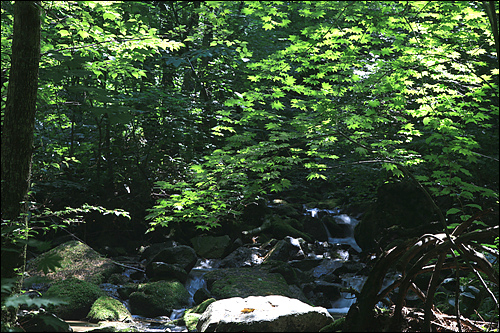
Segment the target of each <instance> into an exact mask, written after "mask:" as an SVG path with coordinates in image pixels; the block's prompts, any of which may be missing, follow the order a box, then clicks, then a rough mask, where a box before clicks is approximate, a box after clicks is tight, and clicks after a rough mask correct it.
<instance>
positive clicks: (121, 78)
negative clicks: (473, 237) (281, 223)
mask: <svg viewBox="0 0 500 333" xmlns="http://www.w3.org/2000/svg"><path fill="white" fill-rule="evenodd" d="M2 6H3V7H2V8H3V9H2V68H5V70H4V71H3V74H2V83H3V85H2V96H4V97H5V91H6V86H7V83H8V67H9V60H10V59H9V52H10V34H11V29H12V28H11V27H12V13H11V9H12V5H11V4H10V3H8V2H7V3H5V2H4V3H2ZM42 27H43V28H42V30H43V31H42V60H41V64H40V71H41V78H40V82H39V85H40V89H39V91H40V94H39V103H38V113H37V127H36V132H35V144H36V147H35V148H36V150H35V156H34V168H33V170H34V176H33V179H34V190H35V191H36V199H37V201H38V202H39V203H49V202H51V203H52V204H55V205H56V206H59V207H65V206H67V205H70V206H79V205H81V204H83V203H85V202H87V201H88V200H89V198H90V199H91V200H92V201H94V202H92V204H102V202H108V205H112V206H114V207H120V208H123V207H125V205H124V202H127V205H126V206H127V210H129V211H131V212H132V213H135V214H141V213H140V212H143V209H144V207H145V206H148V205H151V204H152V202H151V201H150V191H151V188H152V187H153V184H156V186H157V190H156V193H155V194H157V198H158V200H157V202H156V205H155V206H154V207H153V208H152V210H151V212H150V213H151V214H150V215H149V218H150V219H151V222H152V225H153V226H156V225H166V224H167V223H168V222H169V221H172V220H174V221H178V220H179V219H182V220H185V221H191V222H194V223H197V225H198V226H199V227H200V228H211V227H215V226H218V225H220V223H221V221H223V220H224V218H227V217H228V216H231V215H233V216H234V215H237V214H239V213H240V212H241V210H242V208H243V207H244V206H245V205H246V204H248V203H249V202H253V201H255V200H256V199H258V198H260V197H263V196H265V195H266V194H269V193H272V192H278V193H279V192H281V191H283V190H286V189H294V188H295V187H294V186H298V185H300V184H302V183H303V179H307V180H312V181H315V180H324V181H325V182H329V183H330V184H332V187H336V186H342V187H343V188H342V191H337V192H339V193H336V195H338V196H342V195H344V196H346V195H347V196H348V197H349V198H347V199H346V200H349V199H352V198H351V197H354V198H355V197H356V196H361V197H363V196H366V195H367V194H368V193H369V189H370V188H372V189H373V188H374V187H376V186H377V185H379V183H380V182H381V181H383V180H384V178H386V177H389V176H396V177H401V176H402V173H401V171H400V170H399V169H398V168H397V165H396V164H394V163H400V164H401V165H404V166H406V167H408V168H410V170H411V172H413V173H414V174H415V176H416V177H417V179H418V180H419V181H421V182H422V183H423V184H425V185H427V186H428V188H429V189H430V190H431V192H432V194H433V196H435V197H437V196H449V197H451V198H452V199H453V201H454V204H455V206H454V207H453V209H452V210H450V211H448V213H449V214H458V213H460V214H464V217H463V218H466V216H467V215H470V214H471V213H472V212H473V211H474V210H476V209H482V208H483V207H482V206H483V202H484V199H485V198H489V199H493V201H495V199H496V198H497V196H498V195H497V192H498V191H497V188H498V184H497V178H495V177H494V176H493V175H492V174H491V173H490V171H492V170H497V168H498V163H497V156H498V153H497V151H496V150H497V148H498V102H497V100H498V91H497V90H498V66H497V56H496V54H495V44H494V38H493V35H492V29H491V28H490V22H489V20H488V16H487V14H486V12H485V10H484V8H483V7H482V5H481V4H479V3H474V2H470V3H469V2H456V3H449V2H445V3H439V2H429V3H424V2H414V3H413V2H403V3H394V2H388V3H385V2H360V1H358V2H342V1H338V2H291V3H288V2H272V1H271V2H257V3H253V2H231V1H223V2H217V1H215V2H206V3H198V2H193V3H191V2H172V3H168V2H167V3H163V2H162V3H156V2H151V3H142V2H124V3H121V2H112V3H107V2H78V3H71V4H69V3H66V2H52V3H49V2H48V3H44V4H43V23H42ZM3 102H4V100H3ZM367 160H369V161H378V162H380V163H374V164H359V162H361V161H364V162H366V161H367ZM384 161H385V162H384ZM353 163H358V164H353ZM383 170H386V171H387V172H386V173H384V172H381V171H383ZM341 179H343V181H341ZM346 183H350V184H352V185H349V186H345V184H346ZM345 187H347V188H345ZM69 191H72V192H75V191H76V192H77V194H76V195H73V196H71V197H70V198H68V197H67V193H68V192H69ZM340 192H342V193H340ZM131 197H132V198H134V199H135V200H133V201H130V198H131ZM358 199H359V198H358ZM368 199H369V198H368ZM150 207H151V206H150ZM450 208H451V207H450Z"/></svg>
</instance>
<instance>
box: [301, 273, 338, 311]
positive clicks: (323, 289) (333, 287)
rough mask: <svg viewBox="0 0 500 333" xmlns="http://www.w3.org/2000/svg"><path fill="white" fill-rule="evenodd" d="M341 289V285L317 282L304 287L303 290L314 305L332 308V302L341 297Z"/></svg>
mask: <svg viewBox="0 0 500 333" xmlns="http://www.w3.org/2000/svg"><path fill="white" fill-rule="evenodd" d="M340 288H341V285H340V284H339V283H331V282H327V281H323V280H317V281H313V282H311V283H307V284H305V285H303V287H302V290H303V292H304V294H305V295H306V296H307V298H308V299H309V300H311V302H312V303H313V304H314V305H316V306H324V307H327V308H330V307H331V305H332V300H335V299H337V298H339V297H340Z"/></svg>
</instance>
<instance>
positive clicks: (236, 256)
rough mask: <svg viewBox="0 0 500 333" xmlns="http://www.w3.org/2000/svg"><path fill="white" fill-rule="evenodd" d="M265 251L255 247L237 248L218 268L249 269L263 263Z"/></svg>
mask: <svg viewBox="0 0 500 333" xmlns="http://www.w3.org/2000/svg"><path fill="white" fill-rule="evenodd" d="M264 254H265V251H263V250H261V249H259V248H256V247H251V248H248V247H243V246H242V247H239V248H237V249H236V250H234V251H233V252H231V253H230V254H229V255H228V256H227V257H225V258H224V259H222V260H221V262H220V263H219V267H220V268H234V267H251V266H255V265H259V264H261V263H262V261H263V257H264Z"/></svg>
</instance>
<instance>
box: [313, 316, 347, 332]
mask: <svg viewBox="0 0 500 333" xmlns="http://www.w3.org/2000/svg"><path fill="white" fill-rule="evenodd" d="M344 322H345V317H342V318H339V319H337V320H335V321H334V322H333V323H331V324H329V325H326V326H325V327H323V328H322V329H320V330H319V331H320V332H342V331H343V328H344Z"/></svg>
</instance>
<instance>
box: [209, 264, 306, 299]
mask: <svg viewBox="0 0 500 333" xmlns="http://www.w3.org/2000/svg"><path fill="white" fill-rule="evenodd" d="M205 280H206V282H207V287H208V290H209V291H210V292H211V294H212V296H213V297H215V298H217V299H222V298H231V297H248V296H267V295H283V296H287V297H294V296H295V295H294V294H293V293H292V291H291V290H290V288H289V286H288V284H287V283H286V281H285V279H284V278H283V276H282V275H281V274H277V273H269V272H267V271H266V270H265V269H262V268H260V267H242V268H221V269H218V270H214V271H210V272H207V273H206V274H205ZM303 300H304V301H306V300H307V299H306V298H305V297H303Z"/></svg>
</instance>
